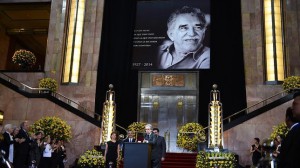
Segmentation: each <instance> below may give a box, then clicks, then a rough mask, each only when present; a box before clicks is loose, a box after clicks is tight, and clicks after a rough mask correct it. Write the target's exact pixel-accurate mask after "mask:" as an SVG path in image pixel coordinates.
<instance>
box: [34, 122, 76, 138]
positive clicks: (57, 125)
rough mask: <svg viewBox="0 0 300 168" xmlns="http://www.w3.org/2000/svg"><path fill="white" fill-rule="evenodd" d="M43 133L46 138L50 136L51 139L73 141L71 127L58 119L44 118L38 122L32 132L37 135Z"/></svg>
mask: <svg viewBox="0 0 300 168" xmlns="http://www.w3.org/2000/svg"><path fill="white" fill-rule="evenodd" d="M38 131H43V132H44V135H45V137H46V136H48V135H50V137H51V138H56V139H62V140H64V141H69V140H70V139H71V137H72V136H71V126H69V125H68V124H67V123H66V121H63V120H62V119H60V118H58V117H44V118H41V119H40V120H37V121H36V122H35V123H34V124H33V125H32V126H31V127H30V132H32V133H36V132H38Z"/></svg>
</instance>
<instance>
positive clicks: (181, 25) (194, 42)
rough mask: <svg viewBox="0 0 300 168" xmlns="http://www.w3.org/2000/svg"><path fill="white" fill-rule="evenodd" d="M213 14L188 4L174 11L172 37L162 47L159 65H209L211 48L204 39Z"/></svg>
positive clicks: (162, 66)
mask: <svg viewBox="0 0 300 168" xmlns="http://www.w3.org/2000/svg"><path fill="white" fill-rule="evenodd" d="M209 23H210V15H208V14H205V13H203V12H202V11H201V10H200V9H198V8H192V7H188V6H184V7H182V8H181V9H178V10H176V11H174V12H173V13H172V14H171V15H170V17H169V19H168V23H167V27H168V30H167V34H168V37H169V39H170V41H164V42H163V44H162V45H161V46H159V49H158V62H157V64H158V68H159V69H209V68H210V48H209V47H206V46H204V44H203V40H204V38H205V32H206V29H207V26H208V25H209Z"/></svg>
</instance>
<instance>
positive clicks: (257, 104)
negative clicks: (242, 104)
mask: <svg viewBox="0 0 300 168" xmlns="http://www.w3.org/2000/svg"><path fill="white" fill-rule="evenodd" d="M289 90H290V89H286V90H283V91H281V92H279V93H276V94H274V95H272V96H270V97H268V98H266V99H264V100H262V101H260V102H258V103H255V104H253V105H251V106H250V107H246V108H244V109H242V110H240V111H238V112H236V113H234V114H231V115H230V116H227V117H225V118H223V122H224V121H226V120H228V123H230V122H231V121H232V117H234V116H236V115H238V114H241V113H242V112H246V114H249V113H250V112H251V111H250V109H251V108H254V107H257V106H259V105H262V106H264V105H267V104H269V103H268V102H267V101H268V100H271V99H272V98H274V97H277V96H278V95H281V97H283V96H286V95H287V94H288V91H289ZM256 109H257V108H256ZM208 127H209V126H207V127H205V128H204V130H206V129H208Z"/></svg>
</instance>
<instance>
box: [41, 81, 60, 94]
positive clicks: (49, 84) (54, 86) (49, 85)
mask: <svg viewBox="0 0 300 168" xmlns="http://www.w3.org/2000/svg"><path fill="white" fill-rule="evenodd" d="M39 88H47V89H50V90H51V91H52V92H56V90H57V88H58V85H57V81H56V80H55V79H52V78H43V79H41V80H40V81H39Z"/></svg>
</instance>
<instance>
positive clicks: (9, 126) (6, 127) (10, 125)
mask: <svg viewBox="0 0 300 168" xmlns="http://www.w3.org/2000/svg"><path fill="white" fill-rule="evenodd" d="M12 128H13V125H12V124H6V125H5V126H4V131H8V130H9V129H12Z"/></svg>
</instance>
